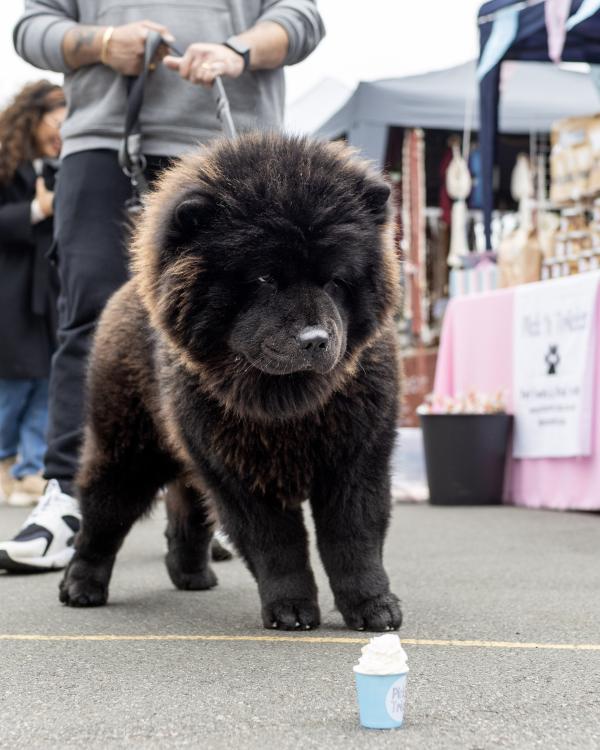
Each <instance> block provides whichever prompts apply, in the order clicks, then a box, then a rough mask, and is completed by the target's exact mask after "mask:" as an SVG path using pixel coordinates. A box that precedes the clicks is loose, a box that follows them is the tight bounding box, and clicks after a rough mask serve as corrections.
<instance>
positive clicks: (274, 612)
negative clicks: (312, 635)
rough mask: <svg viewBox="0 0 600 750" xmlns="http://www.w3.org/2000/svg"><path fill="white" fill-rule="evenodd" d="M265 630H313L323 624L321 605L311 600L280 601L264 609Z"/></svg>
mask: <svg viewBox="0 0 600 750" xmlns="http://www.w3.org/2000/svg"><path fill="white" fill-rule="evenodd" d="M262 619H263V625H264V626H265V628H277V629H279V630H311V629H312V628H318V627H319V625H320V623H321V613H320V612H319V605H318V604H317V603H316V602H314V601H311V600H310V599H279V600H277V601H275V602H271V603H269V604H266V605H265V606H264V607H263V609H262Z"/></svg>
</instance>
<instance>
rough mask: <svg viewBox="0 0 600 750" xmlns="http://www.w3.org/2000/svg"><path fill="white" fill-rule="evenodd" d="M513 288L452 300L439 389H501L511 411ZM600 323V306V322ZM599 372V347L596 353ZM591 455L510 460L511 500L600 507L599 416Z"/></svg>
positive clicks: (599, 321)
mask: <svg viewBox="0 0 600 750" xmlns="http://www.w3.org/2000/svg"><path fill="white" fill-rule="evenodd" d="M549 283H552V282H549ZM513 302H514V292H513V290H511V289H503V290H501V291H497V292H490V293H487V294H478V295H474V296H471V297H459V298H455V299H454V300H452V301H451V302H450V304H449V306H448V310H447V311H446V316H445V319H444V326H443V329H442V338H441V342H440V349H439V355H438V362H437V368H436V376H435V392H436V393H437V394H440V395H449V396H453V395H456V394H458V393H466V392H468V391H469V390H471V389H475V390H478V391H483V392H486V393H489V392H493V391H497V390H498V389H500V388H502V389H505V390H506V391H507V393H508V408H509V410H512V399H511V389H512V365H513V363H512V358H513V348H512V319H513V318H512V315H513ZM598 325H600V306H599V307H597V309H596V326H598ZM596 372H598V373H599V374H600V346H598V347H597V352H596ZM599 391H600V379H599V378H596V381H595V386H594V396H593V404H594V409H595V410H597V409H598V408H600V398H599V397H598V396H599V395H600V394H599ZM592 430H593V436H592V456H591V457H588V458H553V459H527V460H519V459H514V458H511V459H510V465H509V467H508V475H507V487H506V498H505V499H506V502H510V503H514V504H516V505H524V506H527V507H530V508H555V509H559V510H568V509H571V510H600V456H599V455H598V453H597V451H596V450H595V448H596V444H597V433H598V418H595V419H594V420H593V427H592Z"/></svg>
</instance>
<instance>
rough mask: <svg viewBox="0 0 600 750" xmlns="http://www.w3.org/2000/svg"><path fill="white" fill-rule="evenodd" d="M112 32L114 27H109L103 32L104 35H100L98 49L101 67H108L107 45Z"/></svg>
mask: <svg viewBox="0 0 600 750" xmlns="http://www.w3.org/2000/svg"><path fill="white" fill-rule="evenodd" d="M114 30H115V27H114V26H109V27H108V28H107V29H105V30H104V34H102V47H101V49H100V62H101V63H102V64H103V65H108V44H109V42H110V39H111V37H112V35H113V31H114Z"/></svg>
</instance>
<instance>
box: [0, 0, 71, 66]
mask: <svg viewBox="0 0 600 750" xmlns="http://www.w3.org/2000/svg"><path fill="white" fill-rule="evenodd" d="M78 18H79V13H78V10H77V0H25V10H24V12H23V15H22V16H21V18H19V20H18V21H17V24H16V26H15V28H14V30H13V44H14V45H15V49H16V51H17V54H18V55H19V56H20V57H22V58H23V59H24V60H26V61H27V62H28V63H31V65H35V67H36V68H42V69H43V70H56V71H58V72H60V73H68V72H69V66H68V65H67V64H66V62H65V59H64V57H63V53H62V40H63V37H64V35H65V34H66V33H67V31H69V29H71V28H73V26H75V25H76V24H77V21H78Z"/></svg>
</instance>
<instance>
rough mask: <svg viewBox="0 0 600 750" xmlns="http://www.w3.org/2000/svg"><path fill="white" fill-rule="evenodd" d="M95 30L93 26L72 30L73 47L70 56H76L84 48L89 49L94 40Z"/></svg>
mask: <svg viewBox="0 0 600 750" xmlns="http://www.w3.org/2000/svg"><path fill="white" fill-rule="evenodd" d="M96 32H97V29H96V28H95V27H93V26H80V27H79V28H78V29H74V30H73V47H72V48H71V54H73V55H77V54H78V53H79V52H81V51H82V50H83V49H84V48H86V47H88V48H89V47H91V46H92V45H93V44H94V40H95V38H96Z"/></svg>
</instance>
